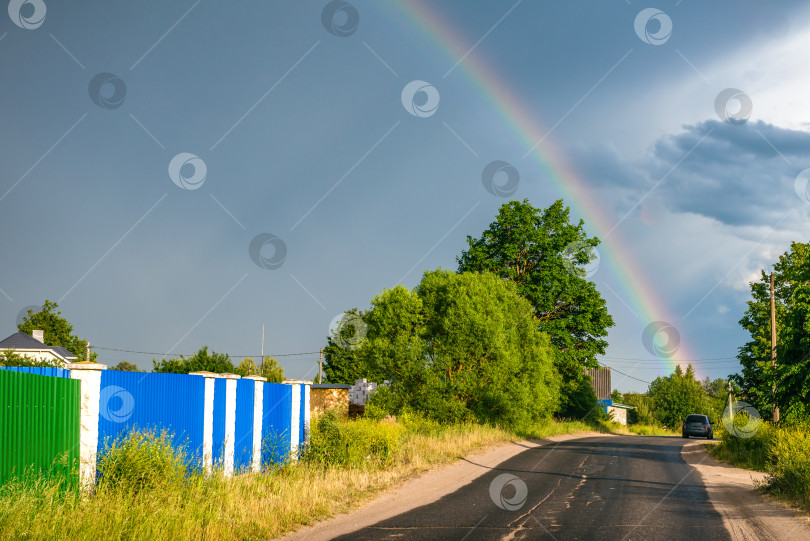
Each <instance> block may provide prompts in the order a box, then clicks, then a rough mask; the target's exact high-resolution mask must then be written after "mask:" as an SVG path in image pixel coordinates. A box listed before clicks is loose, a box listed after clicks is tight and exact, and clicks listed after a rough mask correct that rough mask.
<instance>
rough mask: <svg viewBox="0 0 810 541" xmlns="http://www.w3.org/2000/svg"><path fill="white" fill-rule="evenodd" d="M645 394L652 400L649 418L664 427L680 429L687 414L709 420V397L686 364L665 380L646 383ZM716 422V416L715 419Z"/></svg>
mask: <svg viewBox="0 0 810 541" xmlns="http://www.w3.org/2000/svg"><path fill="white" fill-rule="evenodd" d="M647 395H648V396H649V397H650V399H651V401H652V409H653V415H654V417H655V419H656V420H657V421H659V422H660V423H661V424H663V425H664V426H666V427H669V428H671V429H676V428H678V427H680V425H681V423H683V421H684V419H686V416H687V415H689V414H690V413H702V414H705V415H709V417H712V412H711V411H710V408H711V403H710V400H709V395H708V394H707V393H706V391H705V390H704V389H703V386H702V385H701V383H700V382H699V381H697V380H696V379H695V371H694V369H693V368H692V365H691V364H690V365H689V366H688V367H687V368H686V372H684V371H683V370H682V369H681V367H680V366H676V367H675V371H674V372H673V373H672V374H670V375H669V376H666V377H660V376H659V377H657V378H655V379H654V380H653V382H652V383H650V387H649V389H648V391H647ZM714 419H715V420H716V419H717V417H716V416H715V417H714Z"/></svg>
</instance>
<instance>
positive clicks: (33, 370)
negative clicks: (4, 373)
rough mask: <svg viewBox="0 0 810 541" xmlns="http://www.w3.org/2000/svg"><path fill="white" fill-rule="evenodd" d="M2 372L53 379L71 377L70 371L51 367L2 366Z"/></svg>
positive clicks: (0, 367) (0, 368)
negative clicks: (7, 371) (21, 373)
mask: <svg viewBox="0 0 810 541" xmlns="http://www.w3.org/2000/svg"><path fill="white" fill-rule="evenodd" d="M0 370H9V371H11V372H23V373H24V374H36V375H38V376H50V377H52V378H69V377H70V370H66V369H64V368H57V367H51V366H42V367H40V366H0Z"/></svg>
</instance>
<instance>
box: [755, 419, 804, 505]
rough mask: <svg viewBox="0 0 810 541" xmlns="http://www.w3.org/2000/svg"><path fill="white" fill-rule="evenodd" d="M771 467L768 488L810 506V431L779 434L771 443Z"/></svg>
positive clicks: (796, 429)
mask: <svg viewBox="0 0 810 541" xmlns="http://www.w3.org/2000/svg"><path fill="white" fill-rule="evenodd" d="M770 448H771V449H770V451H771V452H770V458H771V463H770V466H769V467H768V473H769V476H768V480H767V485H766V486H767V487H768V489H769V490H771V491H772V492H774V493H776V494H782V493H784V494H787V495H790V496H792V497H793V498H795V499H797V500H798V501H799V503H801V504H802V505H804V507H805V508H807V507H808V506H810V427H808V426H806V425H805V426H795V427H788V428H783V429H780V430H779V437H775V438H772V439H771V442H770Z"/></svg>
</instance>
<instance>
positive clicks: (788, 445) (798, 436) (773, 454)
mask: <svg viewBox="0 0 810 541" xmlns="http://www.w3.org/2000/svg"><path fill="white" fill-rule="evenodd" d="M746 421H747V419H746V418H745V417H744V416H743V420H742V421H737V419H735V422H737V423H738V424H739V425H741V426H743V427H745V423H746ZM750 426H751V425H749V427H750ZM752 432H753V435H751V436H750V437H740V435H739V432H738V433H737V434H734V433H733V432H729V431H726V430H722V431H721V436H720V442H719V443H718V444H716V445H713V446H711V447H710V453H711V454H712V456H714V457H715V458H717V459H718V460H722V461H724V462H728V463H729V464H732V465H734V466H738V467H740V468H746V469H749V470H756V471H761V472H766V473H767V474H768V476H767V477H766V479H765V482H764V483H762V486H761V488H762V489H763V490H765V491H766V492H768V493H769V494H772V495H774V496H776V497H778V498H782V499H784V500H786V501H788V502H790V503H793V504H795V505H798V506H799V507H801V508H803V509H804V510H805V511H810V427H808V425H807V424H796V425H787V426H774V425H773V424H772V423H770V422H762V423H761V424H759V426H758V428H755V429H754V430H753V431H752ZM743 434H745V435H746V436H748V433H747V432H743Z"/></svg>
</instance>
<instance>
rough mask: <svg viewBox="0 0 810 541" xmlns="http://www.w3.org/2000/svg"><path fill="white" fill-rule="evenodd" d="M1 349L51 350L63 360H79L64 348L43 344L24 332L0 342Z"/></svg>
mask: <svg viewBox="0 0 810 541" xmlns="http://www.w3.org/2000/svg"><path fill="white" fill-rule="evenodd" d="M0 349H50V350H51V351H53V352H54V353H55V354H57V355H59V356H60V357H62V358H63V359H78V357H76V355H74V354H73V353H71V352H70V351H68V350H67V349H65V348H63V347H62V346H49V345H48V344H43V343H42V342H40V341H39V340H37V339H36V338H34V337H33V336H31V335H30V334H26V333H24V332H16V333H14V334H12V335H11V336H9V337H8V338H6V339H5V340H2V341H0Z"/></svg>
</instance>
